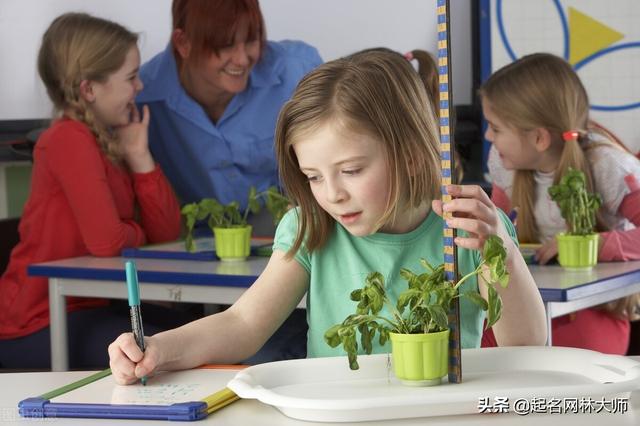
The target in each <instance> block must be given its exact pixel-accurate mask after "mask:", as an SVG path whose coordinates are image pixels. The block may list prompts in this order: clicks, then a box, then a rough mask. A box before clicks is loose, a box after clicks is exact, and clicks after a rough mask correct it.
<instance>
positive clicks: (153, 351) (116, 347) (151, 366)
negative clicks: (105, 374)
mask: <svg viewBox="0 0 640 426" xmlns="http://www.w3.org/2000/svg"><path fill="white" fill-rule="evenodd" d="M144 342H145V351H144V352H142V351H141V350H140V348H139V347H138V345H137V344H136V341H135V339H134V337H133V333H123V334H121V335H120V336H118V338H117V339H116V340H114V341H113V343H111V344H110V345H109V348H108V351H109V366H110V367H111V374H112V375H113V378H114V379H115V381H116V383H118V384H120V385H130V384H132V383H135V382H137V381H138V379H140V378H142V377H145V376H150V375H151V374H152V373H153V372H154V371H155V370H156V368H158V365H159V359H160V350H159V349H158V347H157V345H156V341H155V340H154V338H153V337H145V339H144Z"/></svg>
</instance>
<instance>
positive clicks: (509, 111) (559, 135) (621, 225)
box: [480, 53, 640, 354]
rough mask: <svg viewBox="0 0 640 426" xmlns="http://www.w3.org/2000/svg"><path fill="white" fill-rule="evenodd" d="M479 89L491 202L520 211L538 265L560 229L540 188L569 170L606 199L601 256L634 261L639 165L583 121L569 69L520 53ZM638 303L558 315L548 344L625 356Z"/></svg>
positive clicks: (585, 109) (581, 97)
mask: <svg viewBox="0 0 640 426" xmlns="http://www.w3.org/2000/svg"><path fill="white" fill-rule="evenodd" d="M480 95H481V98H482V110H483V113H484V116H485V118H486V120H487V122H488V127H487V131H486V134H485V138H486V139H487V140H488V141H489V142H491V143H492V144H493V146H492V147H491V151H490V155H489V162H488V165H489V172H490V174H491V179H492V183H493V191H492V200H493V202H494V203H495V204H496V205H497V206H498V207H501V208H502V209H503V210H505V211H511V210H512V209H514V208H517V209H518V210H517V211H518V227H517V232H518V238H519V240H520V242H522V243H541V244H542V247H541V248H540V249H539V250H538V251H537V253H536V258H537V260H538V262H539V263H540V264H545V263H547V262H549V261H550V260H551V259H552V258H553V257H554V256H556V255H557V252H558V248H557V245H556V241H555V238H554V236H555V234H557V233H558V232H561V231H564V230H565V228H566V224H565V222H564V219H563V218H562V217H561V215H560V210H559V208H558V206H557V205H556V203H555V202H554V201H552V200H551V199H550V197H549V195H548V193H547V189H548V188H549V186H551V185H553V184H554V183H557V182H558V181H559V179H560V177H561V176H562V175H563V174H564V173H565V171H566V170H567V169H568V168H569V167H572V168H574V169H578V170H581V171H583V172H584V173H585V175H586V176H587V180H588V186H589V190H590V191H595V192H597V193H599V194H600V195H601V197H602V199H603V201H604V202H603V205H602V207H601V209H600V211H599V212H598V231H599V235H600V251H599V260H600V261H624V260H635V259H640V245H638V244H637V241H638V239H640V227H639V225H640V161H638V159H637V158H635V157H634V156H633V155H631V154H630V153H629V152H627V151H626V150H625V149H624V148H623V147H621V146H620V145H619V144H617V143H615V142H614V140H613V138H612V137H611V136H610V135H608V134H606V132H603V131H602V130H599V129H597V128H595V127H594V126H592V125H591V123H590V121H589V100H588V97H587V93H586V90H585V88H584V86H583V85H582V83H581V82H580V79H579V78H578V76H577V74H576V73H575V72H574V71H573V69H572V68H571V66H570V65H569V64H568V63H567V62H565V61H564V60H563V59H561V58H558V57H556V56H554V55H551V54H546V53H537V54H532V55H528V56H525V57H523V58H521V59H519V60H517V61H515V62H513V63H511V64H509V65H507V66H505V67H504V68H502V69H500V70H498V71H497V72H495V73H494V74H493V75H492V76H491V77H489V79H488V80H487V82H486V83H485V84H484V85H483V86H482V88H481V89H480ZM563 134H564V135H565V137H563ZM570 135H578V136H577V137H569V136H570ZM639 300H640V298H639V297H638V295H632V296H629V297H626V298H624V299H620V300H616V301H614V302H610V303H607V304H604V305H601V306H598V307H596V308H593V309H586V310H583V311H579V312H576V313H574V314H570V315H567V316H564V317H560V318H557V319H555V320H554V321H553V331H552V335H553V339H552V342H553V344H554V345H556V346H572V347H580V348H587V349H593V350H598V351H601V352H606V353H617V354H625V353H626V351H627V347H628V345H629V320H635V319H638V318H639V317H640V316H639V315H638V311H637V309H638V303H639ZM485 337H490V336H485ZM485 343H486V344H487V345H490V344H491V343H490V339H485Z"/></svg>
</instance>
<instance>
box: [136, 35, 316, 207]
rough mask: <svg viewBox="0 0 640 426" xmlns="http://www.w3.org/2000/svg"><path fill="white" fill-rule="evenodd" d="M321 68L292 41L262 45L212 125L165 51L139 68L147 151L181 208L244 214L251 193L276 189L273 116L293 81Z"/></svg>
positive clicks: (309, 52) (308, 52) (309, 49)
mask: <svg viewBox="0 0 640 426" xmlns="http://www.w3.org/2000/svg"><path fill="white" fill-rule="evenodd" d="M320 63H322V59H321V58H320V55H319V54H318V51H317V50H316V49H315V48H313V47H311V46H309V45H307V44H305V43H303V42H299V41H282V42H272V41H268V42H267V43H266V44H265V47H264V51H263V52H262V58H261V59H260V61H259V62H258V63H257V64H256V65H255V67H254V68H253V70H252V71H251V74H250V76H249V82H248V85H247V88H246V90H244V91H243V92H241V93H238V94H237V95H235V96H234V97H233V98H232V100H231V102H230V103H229V105H227V108H226V110H225V111H224V114H223V115H222V117H221V118H220V120H218V122H217V123H215V124H214V123H213V122H212V121H211V119H210V118H209V116H208V115H207V113H206V112H205V110H204V109H203V108H202V107H201V106H200V104H198V103H197V102H196V101H195V100H194V99H193V98H192V97H191V96H189V95H188V94H187V92H186V91H185V90H184V88H183V87H182V85H181V84H180V80H179V78H178V71H177V67H176V62H175V58H174V56H173V51H172V47H171V45H169V46H167V48H166V49H165V50H164V51H163V52H161V53H159V54H158V55H156V56H155V57H153V58H152V59H151V60H150V61H149V62H147V63H146V64H144V65H143V66H142V68H141V70H140V77H141V79H142V81H143V82H144V89H143V90H142V92H140V94H139V95H138V97H137V99H136V102H137V103H138V104H139V106H142V105H143V104H146V105H148V106H149V108H150V111H151V122H150V124H149V146H150V149H151V152H152V154H153V157H154V158H155V160H156V161H157V162H158V163H160V165H161V167H162V170H163V171H164V173H165V175H166V176H167V178H168V179H169V181H170V182H171V184H172V185H173V187H174V190H175V191H176V194H177V195H178V197H179V198H180V200H181V202H182V203H189V202H193V201H199V200H200V199H202V198H204V197H213V198H216V199H217V200H218V201H220V202H222V203H224V204H227V203H230V202H231V201H234V200H235V201H238V202H239V203H240V204H241V206H242V207H243V208H244V206H245V205H246V201H247V194H248V191H249V188H250V187H251V186H255V187H256V188H257V189H258V191H261V190H264V189H266V188H268V187H269V186H271V185H277V184H278V173H277V165H276V161H275V151H274V147H273V138H274V133H275V125H276V121H277V118H278V113H279V112H280V108H281V107H282V105H283V104H284V103H285V102H286V101H287V100H288V99H289V98H290V97H291V95H292V94H293V91H294V89H295V87H296V85H297V84H298V81H300V79H301V78H302V77H303V76H304V75H305V74H307V73H308V72H309V71H311V70H312V69H313V68H315V67H316V66H318V65H319V64H320Z"/></svg>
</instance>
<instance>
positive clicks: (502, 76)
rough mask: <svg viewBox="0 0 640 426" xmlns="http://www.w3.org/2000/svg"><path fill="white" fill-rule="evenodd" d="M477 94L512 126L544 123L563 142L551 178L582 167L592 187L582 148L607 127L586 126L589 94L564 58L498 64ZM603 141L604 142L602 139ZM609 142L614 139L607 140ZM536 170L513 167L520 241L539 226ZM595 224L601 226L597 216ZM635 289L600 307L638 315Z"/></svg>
mask: <svg viewBox="0 0 640 426" xmlns="http://www.w3.org/2000/svg"><path fill="white" fill-rule="evenodd" d="M480 96H481V97H482V99H483V100H485V101H486V102H488V103H489V104H490V105H491V108H492V109H493V111H494V112H495V113H496V115H497V116H498V117H499V118H500V120H502V121H503V122H504V123H506V124H507V125H508V126H510V127H511V128H513V129H515V130H516V131H517V132H519V133H521V134H524V133H525V132H527V131H530V130H534V129H537V128H544V129H546V130H547V131H548V132H549V133H550V135H551V143H552V144H563V150H562V155H561V157H560V163H559V165H558V168H557V169H556V171H555V174H554V184H556V183H558V182H559V181H560V178H561V177H562V176H563V175H564V174H565V172H566V171H567V170H568V168H569V167H572V168H574V169H577V170H581V171H582V172H583V173H584V174H585V176H586V178H587V189H588V190H589V191H591V192H593V191H594V187H595V185H594V182H593V178H592V173H591V167H590V164H589V161H588V160H587V157H586V155H585V150H588V149H591V148H593V147H595V146H598V145H601V143H593V142H591V143H588V142H589V141H588V140H587V138H588V137H589V132H597V133H599V134H600V135H601V136H602V137H603V139H604V140H609V135H608V134H607V133H606V132H602V131H599V130H598V129H595V128H593V127H592V126H590V122H589V98H588V96H587V91H586V89H585V88H584V86H583V85H582V83H581V81H580V78H579V77H578V75H577V74H576V73H575V71H574V70H573V69H572V68H571V65H569V63H567V62H566V61H565V60H563V59H561V58H559V57H557V56H555V55H552V54H548V53H534V54H531V55H527V56H523V57H522V58H520V59H518V60H517V61H515V62H513V63H511V64H509V65H507V66H505V67H503V68H501V69H499V70H498V71H496V72H495V73H494V74H493V75H491V76H490V77H489V79H488V80H487V81H486V82H485V83H484V84H483V86H482V87H481V88H480ZM569 130H575V131H578V133H579V135H580V136H579V137H578V139H575V140H569V141H564V140H563V138H562V133H563V132H566V131H569ZM603 143H606V142H603ZM610 145H611V146H612V147H616V148H617V145H616V144H614V143H613V142H611V144H610ZM534 174H535V171H533V170H515V171H514V181H513V188H512V197H511V206H512V208H514V207H517V208H518V228H517V232H518V239H519V240H520V242H523V243H535V242H539V235H540V232H539V229H538V226H537V224H536V220H535V216H534V205H535V201H536V200H535V191H533V190H532V188H535V186H536V183H535V180H534ZM597 229H598V230H599V231H603V230H605V227H604V223H603V222H602V220H600V219H598V226H597ZM639 302H640V297H639V296H638V295H633V296H629V297H627V298H624V299H620V300H618V301H616V302H611V303H609V304H606V305H602V307H603V308H604V309H605V310H607V311H609V312H611V313H613V314H614V315H618V316H621V317H627V318H631V319H638V318H640V317H638V315H637V314H636V312H635V306H636V305H637V304H638V303H639Z"/></svg>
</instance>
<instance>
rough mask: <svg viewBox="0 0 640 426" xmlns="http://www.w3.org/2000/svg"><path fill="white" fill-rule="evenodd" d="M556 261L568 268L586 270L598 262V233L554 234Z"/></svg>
mask: <svg viewBox="0 0 640 426" xmlns="http://www.w3.org/2000/svg"><path fill="white" fill-rule="evenodd" d="M556 241H557V242H558V263H560V265H561V266H562V267H564V268H565V269H569V270H588V269H591V268H592V267H593V266H594V265H595V264H597V263H598V234H589V235H567V234H565V233H560V234H558V235H556Z"/></svg>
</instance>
